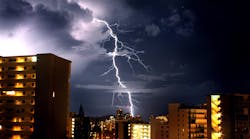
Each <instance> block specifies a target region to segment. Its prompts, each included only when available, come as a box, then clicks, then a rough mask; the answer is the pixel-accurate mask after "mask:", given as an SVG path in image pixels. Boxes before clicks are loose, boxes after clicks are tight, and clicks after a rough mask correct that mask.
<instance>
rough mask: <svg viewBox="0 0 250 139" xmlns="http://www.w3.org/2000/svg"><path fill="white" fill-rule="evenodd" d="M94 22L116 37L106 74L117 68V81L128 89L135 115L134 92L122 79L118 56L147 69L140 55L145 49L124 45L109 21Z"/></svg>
mask: <svg viewBox="0 0 250 139" xmlns="http://www.w3.org/2000/svg"><path fill="white" fill-rule="evenodd" d="M93 22H94V23H96V22H97V23H102V24H104V25H105V26H106V27H107V29H108V31H109V35H110V36H111V37H112V38H113V39H114V49H113V51H112V52H110V53H109V55H110V56H111V57H112V67H111V68H110V69H109V70H108V71H107V72H105V73H104V74H105V75H106V74H108V73H109V72H110V71H112V70H115V77H116V79H117V83H118V84H119V86H120V87H121V88H122V89H126V93H127V94H128V99H129V105H130V106H129V109H130V114H131V116H134V104H133V99H132V94H131V91H129V89H128V87H127V86H126V85H125V84H124V83H123V82H122V80H121V77H120V73H119V67H118V66H117V57H125V58H127V61H128V63H129V65H131V63H130V61H131V60H133V61H136V62H138V63H139V64H141V65H142V66H143V67H144V68H145V69H147V66H146V65H145V64H144V63H143V61H142V60H141V59H140V57H139V56H138V54H140V53H143V51H136V50H135V49H133V48H131V47H129V46H126V45H124V43H123V42H122V41H120V40H119V38H118V36H117V35H116V34H115V33H114V31H113V29H112V28H111V26H110V24H109V23H108V22H107V21H105V20H101V19H97V18H94V19H93ZM122 51H123V52H122ZM124 52H126V53H124Z"/></svg>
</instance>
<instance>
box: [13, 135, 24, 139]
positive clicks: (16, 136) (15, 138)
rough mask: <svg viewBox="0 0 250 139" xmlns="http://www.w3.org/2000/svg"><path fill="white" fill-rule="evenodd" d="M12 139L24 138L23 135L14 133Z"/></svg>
mask: <svg viewBox="0 0 250 139" xmlns="http://www.w3.org/2000/svg"><path fill="white" fill-rule="evenodd" d="M11 139H22V138H21V135H13V136H12V138H11Z"/></svg>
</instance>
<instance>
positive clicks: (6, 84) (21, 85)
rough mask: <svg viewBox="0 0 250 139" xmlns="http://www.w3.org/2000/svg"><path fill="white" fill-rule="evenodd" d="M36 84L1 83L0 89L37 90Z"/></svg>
mask: <svg viewBox="0 0 250 139" xmlns="http://www.w3.org/2000/svg"><path fill="white" fill-rule="evenodd" d="M35 87H36V83H35V82H9V83H1V84H0V88H35Z"/></svg>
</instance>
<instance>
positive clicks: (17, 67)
mask: <svg viewBox="0 0 250 139" xmlns="http://www.w3.org/2000/svg"><path fill="white" fill-rule="evenodd" d="M16 71H24V66H16Z"/></svg>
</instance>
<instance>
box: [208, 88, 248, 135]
mask: <svg viewBox="0 0 250 139" xmlns="http://www.w3.org/2000/svg"><path fill="white" fill-rule="evenodd" d="M207 102H208V121H209V123H210V124H209V125H208V127H209V128H208V129H209V130H208V132H209V135H210V136H209V139H210V138H211V139H250V131H249V130H250V94H239V93H235V94H223V95H219V94H213V95H210V96H208V97H207Z"/></svg>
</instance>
